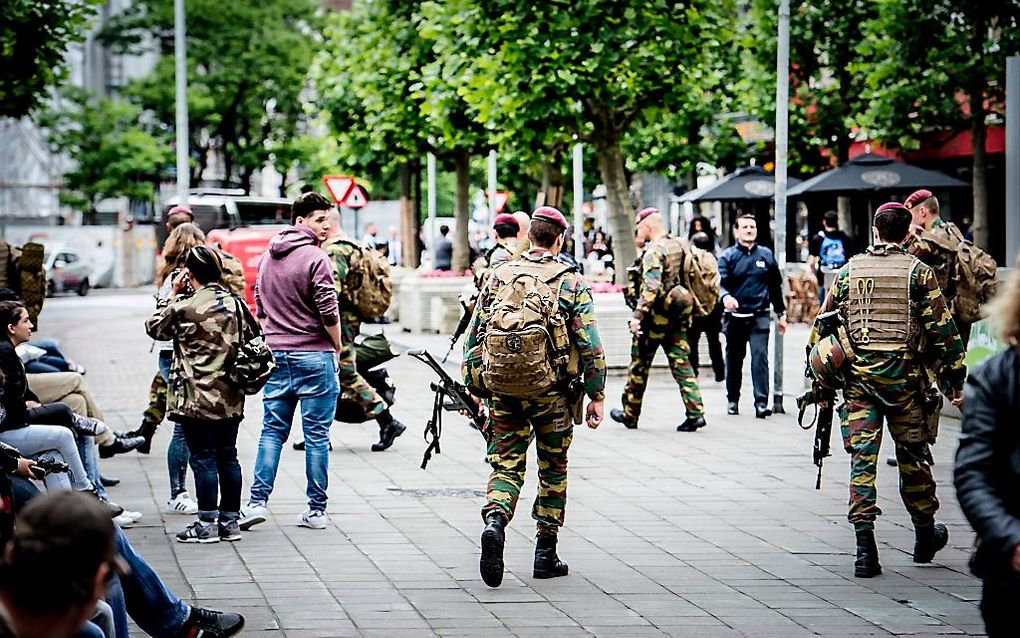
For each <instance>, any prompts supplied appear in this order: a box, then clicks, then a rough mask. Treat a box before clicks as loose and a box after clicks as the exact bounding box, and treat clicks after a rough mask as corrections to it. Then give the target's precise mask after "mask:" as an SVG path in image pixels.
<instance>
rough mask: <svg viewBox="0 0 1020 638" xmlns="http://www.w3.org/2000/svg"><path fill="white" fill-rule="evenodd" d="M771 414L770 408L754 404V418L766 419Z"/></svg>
mask: <svg viewBox="0 0 1020 638" xmlns="http://www.w3.org/2000/svg"><path fill="white" fill-rule="evenodd" d="M770 416H772V410H770V409H768V408H767V407H765V406H763V405H756V406H754V418H756V419H767V418H769V417H770Z"/></svg>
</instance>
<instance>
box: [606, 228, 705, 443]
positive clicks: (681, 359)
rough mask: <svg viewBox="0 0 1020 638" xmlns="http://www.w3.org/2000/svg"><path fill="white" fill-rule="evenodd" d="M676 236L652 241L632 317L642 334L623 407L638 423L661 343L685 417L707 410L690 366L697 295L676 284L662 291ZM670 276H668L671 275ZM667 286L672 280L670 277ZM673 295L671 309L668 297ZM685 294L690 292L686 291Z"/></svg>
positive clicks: (636, 344) (636, 342)
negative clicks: (689, 340)
mask: <svg viewBox="0 0 1020 638" xmlns="http://www.w3.org/2000/svg"><path fill="white" fill-rule="evenodd" d="M670 241H676V240H674V239H673V238H672V237H670V236H669V235H667V236H665V237H663V238H661V239H659V240H657V241H653V242H650V243H649V244H648V246H647V247H646V248H645V252H644V255H643V256H642V257H641V273H642V274H641V277H642V280H641V290H640V292H639V294H638V300H637V307H636V308H635V309H634V318H636V319H638V320H640V321H641V331H642V334H640V335H637V336H635V337H634V338H633V341H632V344H631V348H630V369H629V370H628V372H627V385H626V386H625V387H624V389H623V412H624V414H625V415H626V418H627V419H628V421H631V422H632V423H637V421H638V417H640V416H641V400H642V398H643V397H644V394H645V386H646V385H647V384H648V373H649V371H650V370H651V367H652V361H653V360H654V359H655V353H656V351H657V350H658V349H659V348H660V347H661V348H662V349H663V351H664V352H665V353H666V359H667V360H668V361H669V368H670V371H671V372H672V373H673V378H674V379H675V380H676V383H677V385H678V386H680V396H681V397H682V399H683V402H684V409H685V411H686V412H687V416H688V417H689V418H692V419H696V418H698V417H700V416H703V415H704V414H705V407H704V403H703V402H702V400H701V390H700V389H699V388H698V380H697V377H696V376H695V374H694V368H693V367H691V361H690V353H691V350H690V346H689V345H688V343H687V328H688V327H689V326H690V324H691V309H692V307H693V299H691V298H690V293H686V291H684V290H682V289H675V290H674V291H673V293H672V294H670V291H669V290H664V289H663V288H664V284H663V275H664V271H665V269H666V254H667V245H666V244H667V242H670ZM667 276H668V275H667ZM665 285H669V282H666V284H665ZM667 295H670V297H671V298H670V300H669V313H668V314H667V311H666V298H667ZM685 295H686V296H685Z"/></svg>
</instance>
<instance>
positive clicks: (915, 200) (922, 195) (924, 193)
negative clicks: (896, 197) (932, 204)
mask: <svg viewBox="0 0 1020 638" xmlns="http://www.w3.org/2000/svg"><path fill="white" fill-rule="evenodd" d="M929 197H932V194H931V191H930V190H925V189H923V188H922V189H921V190H919V191H914V192H913V193H911V194H910V196H908V197H907V199H906V201H904V202H903V205H904V206H906V207H907V208H913V207H914V206H917V205H918V204H920V203H921V202H923V201H924V200H926V199H928V198H929Z"/></svg>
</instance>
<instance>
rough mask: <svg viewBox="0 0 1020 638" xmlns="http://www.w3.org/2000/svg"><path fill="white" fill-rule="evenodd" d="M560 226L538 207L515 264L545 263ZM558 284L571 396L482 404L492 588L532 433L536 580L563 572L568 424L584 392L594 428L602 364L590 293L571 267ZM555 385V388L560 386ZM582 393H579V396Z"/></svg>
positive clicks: (494, 285) (555, 215) (484, 299)
mask: <svg viewBox="0 0 1020 638" xmlns="http://www.w3.org/2000/svg"><path fill="white" fill-rule="evenodd" d="M566 229H567V221H566V219H565V218H564V217H563V215H562V214H561V213H560V212H559V211H557V210H556V209H555V208H551V207H546V206H543V207H541V208H539V209H538V210H536V211H535V213H534V215H533V218H532V224H531V229H530V240H531V245H532V249H531V250H530V251H529V252H528V253H527V254H525V255H523V256H522V259H526V260H529V261H531V262H535V263H548V262H551V261H553V260H554V259H555V257H556V255H557V254H558V253H559V251H560V249H561V248H562V246H563V234H564V232H565V231H566ZM512 265H513V264H504V265H503V266H501V267H498V268H496V269H494V270H493V272H492V276H491V277H490V278H489V281H488V282H487V284H486V286H485V288H484V289H483V290H482V293H481V296H480V297H479V300H478V304H477V305H476V308H475V312H474V315H473V316H472V319H471V325H470V327H469V329H468V334H467V339H466V341H465V344H464V353H465V354H464V363H463V374H464V378H465V382H466V384H467V385H468V387H471V388H479V387H480V386H481V383H480V381H479V375H480V366H481V343H482V340H483V339H484V336H485V325H486V321H487V312H488V311H489V309H490V307H491V306H492V305H493V301H494V300H495V298H496V295H497V293H498V291H499V290H500V289H501V288H503V287H504V286H506V285H507V283H508V275H510V274H511V270H510V268H511V267H512ZM564 273H565V274H564V275H563V276H562V277H561V278H560V279H559V282H560V288H559V291H560V296H559V303H558V310H559V312H561V313H563V316H564V317H565V319H566V321H567V331H568V333H569V338H570V341H571V343H572V345H573V347H574V348H575V349H576V352H577V354H578V356H579V370H580V379H578V380H574V383H573V385H575V386H577V388H578V395H577V396H576V397H575V396H570V391H569V390H567V389H565V388H564V389H557V390H555V391H550V392H549V393H548V394H546V395H543V396H541V397H539V398H535V399H512V398H509V397H502V396H499V395H493V396H491V397H490V398H488V399H487V400H486V403H487V407H488V409H489V445H488V461H489V464H490V465H491V466H492V473H491V474H490V475H489V482H488V491H487V494H486V504H485V506H484V507H483V508H482V518H483V519H484V520H485V523H486V527H485V530H484V531H483V532H482V557H481V561H480V571H481V575H482V579H483V580H484V581H485V583H486V584H488V585H489V586H490V587H498V586H499V584H500V583H501V582H502V579H503V544H504V541H505V532H504V528H505V527H506V525H507V524H508V523H509V521H510V519H512V518H513V515H514V510H515V509H516V506H517V499H518V498H519V497H520V493H521V487H522V486H523V484H524V471H525V468H526V467H527V450H528V442H529V440H530V437H531V435H532V433H534V435H535V439H536V441H535V442H536V448H537V453H538V482H539V487H538V496H537V498H536V499H535V504H534V507H533V508H532V512H531V515H532V517H533V518H534V519H535V521H536V522H537V530H538V533H537V543H536V549H535V564H534V572H533V574H534V576H535V578H554V577H556V576H564V575H566V574H567V565H566V564H564V563H563V562H561V561H560V560H559V558H558V556H557V555H556V539H557V534H558V532H559V528H560V527H561V526H562V525H563V517H564V507H565V505H566V496H567V450H568V449H569V447H570V442H571V440H572V437H573V424H574V422H575V416H576V417H577V418H576V422H578V423H580V410H579V407H580V402H581V401H582V400H583V398H584V397H583V395H585V394H586V395H587V396H588V398H589V400H590V403H589V404H588V408H587V416H586V421H587V424H588V427H589V428H592V429H594V428H597V427H598V426H599V424H600V423H601V421H602V410H603V400H604V391H605V384H606V363H605V356H604V354H603V350H602V343H601V341H600V339H599V334H598V329H597V327H596V325H595V309H594V302H593V300H592V295H591V289H590V288H589V287H588V284H587V282H585V280H584V278H583V277H582V276H581V275H580V274H578V273H577V272H576V270H573V269H564ZM559 387H560V386H557V388H559ZM581 388H583V394H582V392H581Z"/></svg>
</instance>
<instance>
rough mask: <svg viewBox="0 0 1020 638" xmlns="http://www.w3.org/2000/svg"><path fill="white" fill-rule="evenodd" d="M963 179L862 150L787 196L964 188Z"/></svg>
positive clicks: (802, 183)
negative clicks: (860, 153)
mask: <svg viewBox="0 0 1020 638" xmlns="http://www.w3.org/2000/svg"><path fill="white" fill-rule="evenodd" d="M968 186H970V184H968V183H967V182H964V181H961V180H958V179H956V178H955V177H950V176H949V175H946V174H945V173H940V172H938V171H929V170H926V169H923V168H919V167H917V166H913V165H912V164H907V163H905V162H899V161H896V160H894V159H892V158H889V157H882V156H881V155H876V154H875V153H865V154H864V155H861V156H859V157H857V158H855V159H852V160H850V161H849V162H847V163H846V164H843V165H842V166H840V167H839V168H835V169H833V170H831V171H825V172H824V173H821V174H819V175H815V176H814V177H812V178H811V179H809V180H807V181H805V182H801V183H800V184H798V185H797V186H794V187H793V188H791V189H790V190H789V192H788V193H787V195H789V196H790V197H801V196H804V195H811V194H822V193H827V194H831V195H847V194H851V193H862V192H863V193H867V192H881V191H885V192H888V191H914V190H917V189H919V188H927V189H929V190H933V191H936V190H944V189H947V188H967V187H968Z"/></svg>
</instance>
